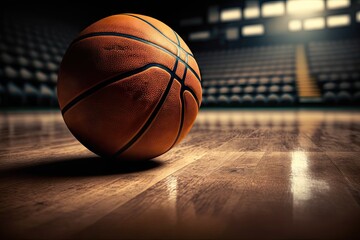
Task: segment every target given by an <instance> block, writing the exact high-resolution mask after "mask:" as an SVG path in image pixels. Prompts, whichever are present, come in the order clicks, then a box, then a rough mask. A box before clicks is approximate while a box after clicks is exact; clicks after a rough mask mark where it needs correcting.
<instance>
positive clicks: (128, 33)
mask: <svg viewBox="0 0 360 240" xmlns="http://www.w3.org/2000/svg"><path fill="white" fill-rule="evenodd" d="M200 81H201V75H200V70H199V67H198V65H197V63H196V60H195V58H194V56H193V54H192V52H191V51H190V49H189V48H188V46H187V45H186V43H185V42H184V41H183V40H182V39H181V37H180V36H179V35H178V34H176V33H175V31H173V30H172V29H171V28H170V27H169V26H167V25H165V24H164V23H162V22H161V21H159V20H157V19H154V18H152V17H149V16H144V15H140V14H119V15H113V16H109V17H106V18H103V19H101V20H99V21H97V22H95V23H93V24H92V25H90V26H88V27H87V28H85V29H84V30H83V31H82V32H80V34H79V36H78V37H77V38H76V39H75V40H74V41H73V42H72V43H71V44H70V46H69V48H68V49H67V51H66V53H65V55H64V57H63V60H62V62H61V65H60V70H59V75H58V83H57V94H58V101H59V106H60V109H61V112H62V115H63V118H64V121H65V123H66V125H67V126H68V128H69V130H70V131H71V133H72V134H73V135H74V136H75V137H76V138H77V139H78V140H79V141H80V142H81V143H82V144H83V145H84V146H85V147H87V148H88V149H89V150H91V151H93V152H94V153H96V154H98V155H100V156H103V157H107V158H117V159H133V160H144V159H151V158H154V157H157V156H159V155H161V154H163V153H165V152H167V151H168V150H170V149H171V148H172V147H173V146H174V145H176V144H177V143H179V142H180V141H181V140H182V139H183V138H184V137H185V136H186V135H187V134H188V132H189V131H190V130H191V128H192V125H193V123H194V121H195V119H196V116H197V114H198V111H199V107H200V104H201V100H202V98H201V96H202V90H201V84H200Z"/></svg>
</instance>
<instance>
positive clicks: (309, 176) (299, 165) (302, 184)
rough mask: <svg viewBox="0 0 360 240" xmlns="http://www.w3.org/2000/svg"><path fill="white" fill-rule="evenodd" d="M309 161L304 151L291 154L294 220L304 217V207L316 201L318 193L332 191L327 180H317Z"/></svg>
mask: <svg viewBox="0 0 360 240" xmlns="http://www.w3.org/2000/svg"><path fill="white" fill-rule="evenodd" d="M309 160H310V159H308V156H307V153H306V152H304V151H300V150H299V151H294V152H292V153H291V179H290V180H291V192H292V195H293V219H294V220H298V219H299V218H301V217H303V216H304V212H303V208H302V207H303V206H306V204H307V201H310V200H312V199H314V198H315V197H314V196H313V195H315V194H316V192H321V193H325V192H326V191H328V190H329V189H330V187H329V184H328V183H327V182H326V181H325V180H317V179H316V178H315V177H314V176H313V174H314V173H313V172H312V171H311V170H310V169H309Z"/></svg>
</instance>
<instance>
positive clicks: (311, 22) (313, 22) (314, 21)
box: [304, 17, 325, 30]
mask: <svg viewBox="0 0 360 240" xmlns="http://www.w3.org/2000/svg"><path fill="white" fill-rule="evenodd" d="M324 27H325V20H324V18H322V17H318V18H309V19H305V20H304V29H305V30H316V29H323V28H324Z"/></svg>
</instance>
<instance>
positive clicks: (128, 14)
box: [123, 13, 190, 54]
mask: <svg viewBox="0 0 360 240" xmlns="http://www.w3.org/2000/svg"><path fill="white" fill-rule="evenodd" d="M123 15H127V16H131V17H134V18H137V19H139V20H141V21H143V22H145V23H147V24H149V25H150V26H151V27H152V28H154V29H155V30H156V31H158V32H159V33H160V34H161V35H163V36H164V37H165V38H166V39H167V40H169V41H170V42H171V43H173V44H175V45H177V46H178V47H180V48H181V49H182V50H184V51H185V49H183V48H182V47H181V46H180V42H179V38H178V36H177V34H176V32H175V31H174V30H173V32H174V33H175V36H176V39H177V42H178V44H176V43H175V42H174V41H173V40H171V39H170V38H169V37H168V36H166V35H165V34H164V33H163V32H161V31H160V30H159V29H158V28H157V27H155V26H154V25H153V24H152V23H150V22H149V21H147V20H145V19H143V18H141V17H139V16H135V15H133V14H130V13H124V14H123ZM185 52H186V51H185ZM188 54H190V53H188Z"/></svg>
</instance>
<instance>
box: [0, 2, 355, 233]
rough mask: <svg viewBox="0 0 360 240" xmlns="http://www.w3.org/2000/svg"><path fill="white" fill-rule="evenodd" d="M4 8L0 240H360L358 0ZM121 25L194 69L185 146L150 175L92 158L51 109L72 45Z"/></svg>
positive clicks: (141, 168)
mask: <svg viewBox="0 0 360 240" xmlns="http://www.w3.org/2000/svg"><path fill="white" fill-rule="evenodd" d="M1 5H2V6H1V9H0V133H1V134H0V238H1V239H4V240H6V239H359V238H360V157H359V156H360V112H359V106H360V31H359V30H360V1H359V0H300V1H299V0H274V1H267V0H259V1H254V0H250V1H240V0H238V1H229V0H226V1H225V0H223V1H220V0H217V1H211V0H209V1H181V2H176V1H145V0H143V1H139V0H132V1H120V0H119V1H106V0H104V1H99V2H96V1H86V2H77V1H67V2H66V1H48V2H36V1H24V3H20V2H18V1H3V3H2V4H1ZM120 13H138V14H143V15H147V16H151V17H154V18H156V19H158V20H160V21H162V22H163V23H165V24H166V25H168V26H170V27H171V28H172V29H173V30H174V31H175V32H176V33H178V35H179V36H181V38H182V39H183V40H184V41H185V43H186V44H187V45H188V46H189V48H190V49H191V51H192V53H193V55H194V57H195V59H196V61H197V63H198V65H199V69H200V72H201V86H202V102H201V106H200V108H199V112H198V115H197V117H196V120H195V122H194V125H193V126H192V128H191V130H190V132H189V134H188V135H187V136H186V137H185V138H184V139H183V140H182V141H181V142H180V143H179V144H176V145H175V146H174V147H173V148H172V149H170V150H169V151H167V152H166V153H164V154H162V155H160V156H158V157H156V158H153V159H149V160H147V161H144V162H136V161H134V162H129V161H121V160H119V161H108V159H105V158H102V157H100V156H98V155H96V154H94V153H93V152H91V151H89V150H88V149H87V148H86V147H84V146H83V145H82V144H81V143H80V142H79V141H78V140H77V139H76V138H75V137H74V136H73V135H72V134H71V132H70V131H69V129H68V128H67V126H66V124H65V123H64V120H63V117H62V112H61V110H60V107H59V103H58V95H57V82H58V73H59V66H60V63H61V62H62V59H63V56H64V54H65V52H66V50H67V49H68V47H69V45H70V44H71V42H72V41H73V40H74V39H75V38H76V36H77V35H78V34H79V32H80V31H82V30H83V29H84V28H85V27H87V26H89V25H90V24H92V23H94V22H96V21H98V20H100V19H102V18H104V17H107V16H110V15H114V14H120ZM154 81H156V79H154ZM183 111H184V110H183ZM94 117H95V116H94ZM89 121H92V119H89ZM119 124H120V123H119ZM169 124H170V123H169ZM89 131H91V129H89ZM179 134H180V133H179ZM108 138H110V139H111V135H109V136H108ZM114 141H115V139H114ZM153 141H155V142H156V141H157V139H154V140H153Z"/></svg>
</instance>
